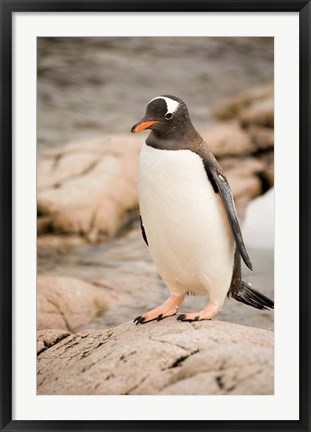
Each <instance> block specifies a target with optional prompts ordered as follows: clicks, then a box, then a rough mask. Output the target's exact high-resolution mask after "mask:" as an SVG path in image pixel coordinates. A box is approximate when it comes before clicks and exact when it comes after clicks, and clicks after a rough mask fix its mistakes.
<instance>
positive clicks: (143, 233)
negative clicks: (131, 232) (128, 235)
mask: <svg viewBox="0 0 311 432" xmlns="http://www.w3.org/2000/svg"><path fill="white" fill-rule="evenodd" d="M139 220H140V228H141V234H142V236H143V239H144V241H145V243H146V245H147V246H149V244H148V240H147V236H146V231H145V228H144V224H143V220H142V218H141V215H139Z"/></svg>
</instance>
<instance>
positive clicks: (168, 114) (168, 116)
mask: <svg viewBox="0 0 311 432" xmlns="http://www.w3.org/2000/svg"><path fill="white" fill-rule="evenodd" d="M172 117H173V114H172V113H170V112H168V113H166V114H165V118H166V120H169V119H171V118H172Z"/></svg>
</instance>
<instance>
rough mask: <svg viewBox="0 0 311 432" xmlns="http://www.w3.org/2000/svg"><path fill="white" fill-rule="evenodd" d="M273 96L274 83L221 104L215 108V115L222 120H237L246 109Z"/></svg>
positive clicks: (243, 93)
mask: <svg viewBox="0 0 311 432" xmlns="http://www.w3.org/2000/svg"><path fill="white" fill-rule="evenodd" d="M273 94H274V87H273V83H271V84H266V85H263V86H259V87H256V88H252V89H250V90H247V91H244V92H241V93H238V94H237V95H235V96H233V97H231V98H228V99H226V100H225V101H223V102H221V103H219V104H218V105H216V106H215V107H214V109H213V114H214V115H215V117H216V118H218V119H220V120H229V119H233V118H237V117H239V115H240V114H241V112H242V111H244V110H245V109H246V108H248V107H250V106H251V105H253V104H255V103H258V102H261V101H263V100H266V99H270V98H272V97H273Z"/></svg>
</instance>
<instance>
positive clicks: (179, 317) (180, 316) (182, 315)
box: [177, 314, 186, 321]
mask: <svg viewBox="0 0 311 432" xmlns="http://www.w3.org/2000/svg"><path fill="white" fill-rule="evenodd" d="M185 318H186V315H185V314H181V315H178V317H177V320H178V321H183V320H184V319H185Z"/></svg>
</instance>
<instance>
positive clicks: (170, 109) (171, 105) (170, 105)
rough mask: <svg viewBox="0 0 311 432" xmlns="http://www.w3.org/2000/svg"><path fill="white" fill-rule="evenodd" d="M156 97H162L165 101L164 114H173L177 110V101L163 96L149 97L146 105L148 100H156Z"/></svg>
mask: <svg viewBox="0 0 311 432" xmlns="http://www.w3.org/2000/svg"><path fill="white" fill-rule="evenodd" d="M156 99H163V100H164V101H165V103H166V109H167V111H166V114H165V115H167V114H174V112H175V111H176V110H177V108H178V107H179V102H177V101H175V100H174V99H170V98H168V97H165V96H157V97H155V98H153V99H151V101H149V102H148V105H149V104H150V102H152V101H154V100H156Z"/></svg>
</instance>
